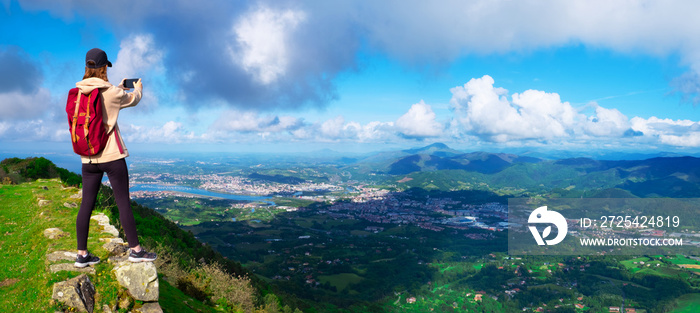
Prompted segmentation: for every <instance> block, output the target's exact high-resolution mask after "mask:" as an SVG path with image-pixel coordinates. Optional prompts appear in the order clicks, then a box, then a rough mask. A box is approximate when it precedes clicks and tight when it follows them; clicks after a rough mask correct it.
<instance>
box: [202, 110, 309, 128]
mask: <svg viewBox="0 0 700 313" xmlns="http://www.w3.org/2000/svg"><path fill="white" fill-rule="evenodd" d="M302 126H303V120H301V119H298V118H295V117H291V116H277V115H267V116H260V115H259V114H258V113H257V112H254V111H246V112H241V111H227V112H224V113H223V114H222V115H221V117H220V118H219V119H217V120H216V122H214V124H213V125H212V130H214V131H224V132H241V133H260V132H284V131H294V130H296V129H298V128H300V127H302Z"/></svg>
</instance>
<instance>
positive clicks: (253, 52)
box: [229, 7, 306, 85]
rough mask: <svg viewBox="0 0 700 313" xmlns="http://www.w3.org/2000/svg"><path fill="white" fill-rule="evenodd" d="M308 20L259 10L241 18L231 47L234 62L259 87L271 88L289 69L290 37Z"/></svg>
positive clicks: (299, 14)
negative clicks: (257, 83)
mask: <svg viewBox="0 0 700 313" xmlns="http://www.w3.org/2000/svg"><path fill="white" fill-rule="evenodd" d="M305 19H306V15H305V13H304V12H303V11H295V10H284V11H276V10H273V9H270V8H268V7H260V8H258V9H257V10H255V11H252V12H250V13H248V14H246V15H244V16H242V17H241V18H240V19H239V20H238V21H237V22H236V24H235V25H234V26H233V30H232V31H233V34H234V37H235V40H236V43H235V45H231V46H229V53H230V57H231V59H232V60H233V61H234V62H235V63H238V64H240V66H241V67H242V68H243V69H244V70H245V71H246V72H248V73H249V74H251V75H253V77H254V78H255V79H256V80H257V81H258V82H260V83H262V84H264V85H268V84H271V83H273V82H275V81H276V80H277V78H278V77H280V76H283V75H284V74H285V72H286V70H287V68H288V66H289V62H290V56H289V49H288V48H287V46H288V45H289V40H290V39H289V37H290V32H293V31H294V29H295V28H296V27H297V25H298V24H299V23H301V22H303V21H304V20H305Z"/></svg>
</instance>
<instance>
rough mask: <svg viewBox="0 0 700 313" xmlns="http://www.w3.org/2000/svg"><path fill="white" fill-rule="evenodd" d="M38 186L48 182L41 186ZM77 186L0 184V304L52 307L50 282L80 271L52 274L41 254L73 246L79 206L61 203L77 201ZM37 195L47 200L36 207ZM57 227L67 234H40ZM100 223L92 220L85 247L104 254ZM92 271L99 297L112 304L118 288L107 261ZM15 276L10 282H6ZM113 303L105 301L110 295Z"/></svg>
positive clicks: (31, 308) (47, 182)
mask: <svg viewBox="0 0 700 313" xmlns="http://www.w3.org/2000/svg"><path fill="white" fill-rule="evenodd" d="M43 187H47V188H48V190H45V189H44V188H43ZM77 192H78V189H76V188H68V189H65V190H63V188H62V186H61V183H60V182H59V181H58V180H40V181H36V182H31V183H25V184H22V185H12V186H10V185H3V186H2V188H0V233H1V234H2V239H0V246H2V250H1V252H0V282H6V283H5V284H3V285H5V286H3V287H0V293H2V294H3V297H0V307H3V308H16V309H18V310H19V311H20V312H45V311H46V309H47V308H50V307H54V306H53V305H52V303H51V294H52V290H53V284H54V283H56V282H59V281H63V280H66V279H68V278H72V277H76V276H78V275H79V273H67V272H59V273H56V274H51V273H50V272H49V265H50V264H48V262H47V261H46V254H48V253H51V252H53V251H59V250H64V251H75V245H76V243H75V240H76V237H75V218H76V216H77V212H78V209H77V208H76V209H69V208H66V207H65V206H63V203H65V202H72V203H79V202H78V201H77V200H75V199H70V196H71V195H73V194H75V193H77ZM39 199H44V200H48V201H51V203H50V204H49V205H47V206H43V207H39V206H38V201H39ZM54 227H55V228H60V229H61V230H63V231H64V232H67V233H69V236H67V237H63V238H59V239H54V240H51V239H48V238H46V237H45V236H44V235H43V231H44V230H45V229H47V228H54ZM98 228H100V226H98V225H97V223H91V225H90V232H89V238H88V249H89V250H90V251H92V252H93V253H95V254H97V255H98V256H99V257H101V258H103V259H105V258H106V251H105V250H103V249H102V248H101V243H100V242H99V241H98V238H99V237H100V229H98ZM95 269H96V274H94V275H93V274H90V275H89V276H90V279H91V280H92V281H93V283H95V284H96V286H95V287H96V290H97V293H98V298H97V300H98V301H101V302H100V303H103V302H104V303H106V304H113V302H114V301H116V300H115V299H116V294H117V292H118V287H117V285H116V283H115V282H114V279H113V278H112V275H111V274H109V271H110V270H111V266H110V265H108V264H107V263H106V262H103V263H101V264H98V265H97V266H95ZM13 281H16V282H15V283H14V284H8V283H11V282H13ZM108 299H109V300H111V301H112V303H109V300H108Z"/></svg>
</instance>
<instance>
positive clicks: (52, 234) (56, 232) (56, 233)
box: [44, 228, 70, 239]
mask: <svg viewBox="0 0 700 313" xmlns="http://www.w3.org/2000/svg"><path fill="white" fill-rule="evenodd" d="M44 236H46V238H49V239H58V238H62V237H67V236H70V234H69V233H67V232H64V231H62V230H61V229H59V228H47V229H45V230H44Z"/></svg>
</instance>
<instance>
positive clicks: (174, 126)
mask: <svg viewBox="0 0 700 313" xmlns="http://www.w3.org/2000/svg"><path fill="white" fill-rule="evenodd" d="M119 128H120V131H121V134H122V136H123V137H124V140H125V141H126V144H127V146H128V145H129V143H130V142H134V143H183V142H190V141H192V140H193V139H195V137H196V136H195V135H194V133H193V132H191V131H189V130H187V129H186V128H185V127H184V126H183V124H182V123H179V122H175V121H168V122H166V123H165V124H163V125H162V126H141V125H134V124H120V125H119Z"/></svg>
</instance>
